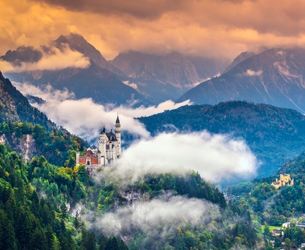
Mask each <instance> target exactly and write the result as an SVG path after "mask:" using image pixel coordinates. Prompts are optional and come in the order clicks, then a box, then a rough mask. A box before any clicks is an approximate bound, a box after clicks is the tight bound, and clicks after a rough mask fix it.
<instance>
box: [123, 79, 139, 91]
mask: <svg viewBox="0 0 305 250" xmlns="http://www.w3.org/2000/svg"><path fill="white" fill-rule="evenodd" d="M122 82H123V83H124V84H125V85H127V86H129V87H132V88H134V89H138V85H137V84H136V83H133V82H131V83H129V81H122Z"/></svg>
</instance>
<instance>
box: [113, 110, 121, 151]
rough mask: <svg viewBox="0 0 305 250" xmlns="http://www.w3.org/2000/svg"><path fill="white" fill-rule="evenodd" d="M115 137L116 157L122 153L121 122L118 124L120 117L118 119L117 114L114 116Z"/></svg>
mask: <svg viewBox="0 0 305 250" xmlns="http://www.w3.org/2000/svg"><path fill="white" fill-rule="evenodd" d="M115 137H116V139H117V140H118V143H117V145H116V146H117V150H116V151H117V157H120V156H121V153H122V149H121V124H120V119H119V115H118V116H117V118H116V122H115Z"/></svg>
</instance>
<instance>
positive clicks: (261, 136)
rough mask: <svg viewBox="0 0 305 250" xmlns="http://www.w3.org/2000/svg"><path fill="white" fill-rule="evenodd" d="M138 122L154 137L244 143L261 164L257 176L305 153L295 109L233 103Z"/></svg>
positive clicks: (302, 124) (304, 126)
mask: <svg viewBox="0 0 305 250" xmlns="http://www.w3.org/2000/svg"><path fill="white" fill-rule="evenodd" d="M138 119H139V121H140V122H141V123H143V124H144V125H145V127H146V129H147V130H148V131H149V132H150V133H151V134H152V135H156V134H158V133H161V132H169V131H170V132H175V131H177V130H178V131H181V132H196V131H203V130H207V131H209V132H211V133H213V134H219V133H221V134H230V135H231V136H232V137H233V138H237V139H243V140H245V141H246V143H247V144H248V145H249V147H250V149H251V150H252V151H253V153H254V154H255V155H256V156H257V158H258V159H259V160H260V161H262V165H261V167H260V168H259V169H258V176H268V175H272V174H274V173H276V171H277V169H278V168H279V167H280V166H281V165H282V164H283V163H284V162H286V161H288V160H290V159H291V158H294V157H295V156H297V155H298V154H299V153H301V152H302V151H305V144H304V139H305V117H304V115H302V114H300V113H299V112H297V111H296V110H293V109H286V108H278V107H274V106H271V105H266V104H253V103H248V102H241V101H231V102H224V103H220V104H218V105H213V106H212V105H193V106H184V107H181V108H179V109H176V110H171V111H166V112H164V113H160V114H156V115H153V116H149V117H141V118H138ZM171 125H173V126H171Z"/></svg>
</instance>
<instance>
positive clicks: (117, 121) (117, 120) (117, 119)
mask: <svg viewBox="0 0 305 250" xmlns="http://www.w3.org/2000/svg"><path fill="white" fill-rule="evenodd" d="M115 123H120V119H119V114H118V116H117V118H116V121H115Z"/></svg>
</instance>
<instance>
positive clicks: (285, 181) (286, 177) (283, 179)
mask: <svg viewBox="0 0 305 250" xmlns="http://www.w3.org/2000/svg"><path fill="white" fill-rule="evenodd" d="M293 184H294V181H293V179H291V178H290V174H280V180H278V179H276V181H274V182H272V183H271V185H272V186H274V187H275V188H276V189H279V188H280V187H284V186H293Z"/></svg>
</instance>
